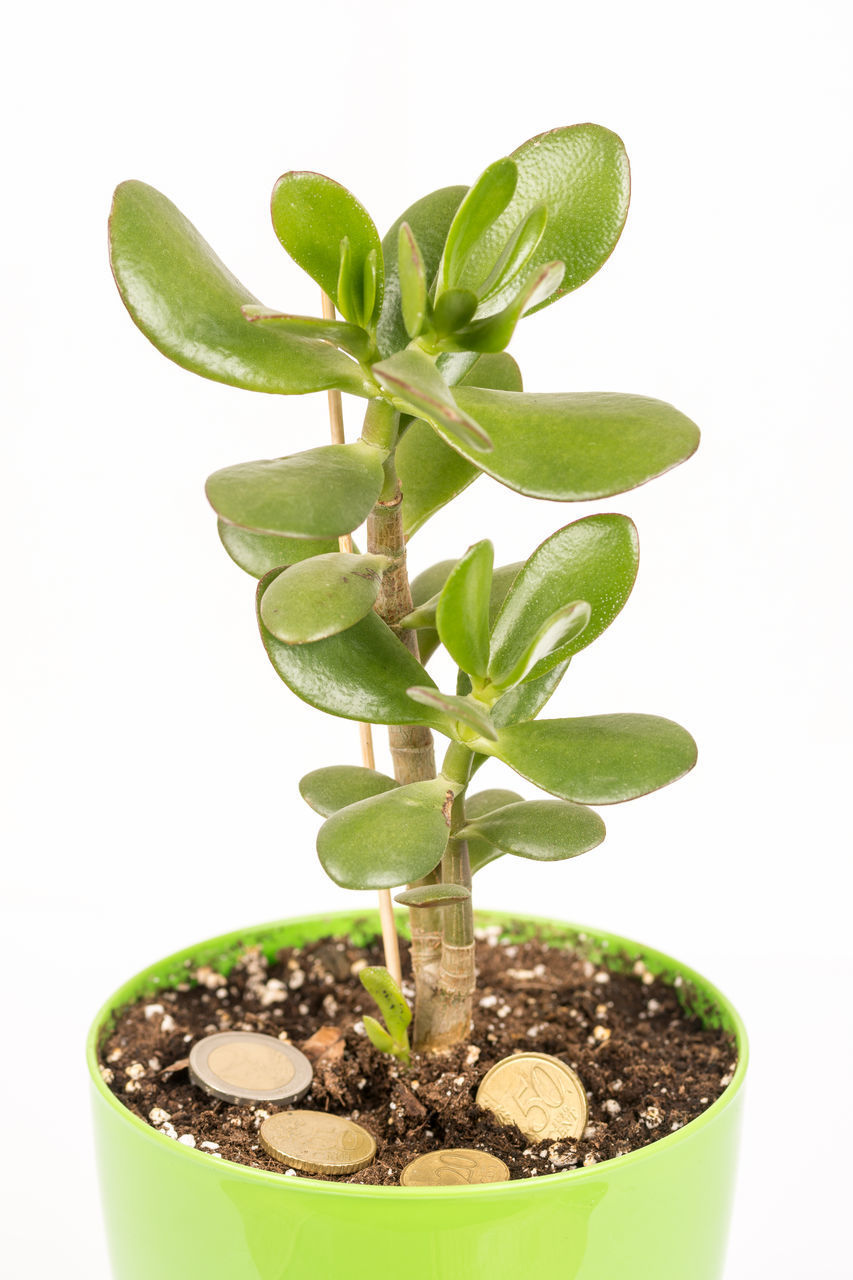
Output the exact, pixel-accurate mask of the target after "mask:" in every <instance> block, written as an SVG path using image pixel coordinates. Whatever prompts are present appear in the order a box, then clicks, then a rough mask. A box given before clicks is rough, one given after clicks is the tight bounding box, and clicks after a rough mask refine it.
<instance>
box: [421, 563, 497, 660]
mask: <svg viewBox="0 0 853 1280" xmlns="http://www.w3.org/2000/svg"><path fill="white" fill-rule="evenodd" d="M494 558H495V549H494V547H493V546H492V544H491V542H489V541H488V539H484V540H483V541H482V542H476V543H475V544H474V546H473V547H469V548H468V550H467V551H466V552H465V555H464V556H463V557H462V559H461V560H460V561H459V563H458V564H457V565H455V566H454V567H453V569H452V570H451V571H450V574H449V576H448V579H447V581H446V582H445V584H444V586H443V587H442V590H441V595H440V596H439V600H438V606H437V608H436V613H435V621H436V626H437V628H438V634H439V638H440V640H441V643H442V644H443V645H444V647H445V649H447V651H448V653H449V654H450V656H451V657H452V658H453V661H454V662H456V663H457V664H458V665H459V666H460V667H461V668H462V670H463V671H467V672H468V674H469V675H472V676H484V675H485V674H486V669H487V668H488V665H489V598H490V595H491V589H492V569H493V567H494Z"/></svg>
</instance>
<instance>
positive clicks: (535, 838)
mask: <svg viewBox="0 0 853 1280" xmlns="http://www.w3.org/2000/svg"><path fill="white" fill-rule="evenodd" d="M471 836H479V837H480V838H481V839H485V840H487V841H488V842H489V843H490V844H492V845H493V846H494V847H495V848H496V849H499V850H500V851H501V852H502V853H512V854H515V856H516V857H519V858H531V859H533V861H534V862H559V861H561V860H562V859H563V858H576V857H577V856H578V854H581V853H587V852H588V850H590V849H594V848H595V846H596V845H598V844H601V842H602V840H603V839H604V836H605V828H604V823H603V822H602V820H601V818H600V817H599V816H598V814H597V813H596V812H595V810H594V809H587V808H586V806H585V805H581V804H571V803H570V802H569V801H567V800H522V801H520V802H519V803H517V804H510V805H508V806H506V807H505V808H502V809H496V810H494V811H493V812H492V813H488V814H484V815H483V816H481V817H479V818H476V819H471V820H469V821H468V823H467V824H466V826H465V827H463V828H462V830H461V831H460V832H459V837H460V839H463V840H464V839H468V838H470V837H471Z"/></svg>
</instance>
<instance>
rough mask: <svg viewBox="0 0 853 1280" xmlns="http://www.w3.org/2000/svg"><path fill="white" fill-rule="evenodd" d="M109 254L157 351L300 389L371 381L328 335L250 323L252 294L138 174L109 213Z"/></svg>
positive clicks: (253, 385) (211, 369)
mask: <svg viewBox="0 0 853 1280" xmlns="http://www.w3.org/2000/svg"><path fill="white" fill-rule="evenodd" d="M110 263H111V266H112V270H113V275H114V276H115V281H116V284H117V286H118V291H119V293H120V294H121V297H122V301H123V302H124V305H125V306H126V307H127V309H128V311H129V312H130V315H131V317H132V319H133V321H134V322H135V324H136V325H138V327H139V328H140V329H141V330H142V332H143V333H144V334H145V336H146V338H148V339H149V340H150V341H151V342H152V343H153V344H154V346H155V347H156V348H157V349H158V351H161V352H162V353H163V355H165V356H168V358H169V359H170V360H173V361H174V362H175V364H178V365H180V366H181V368H183V369H189V370H191V371H192V372H193V373H198V374H200V375H201V376H202V377H204V378H211V379H213V381H215V382H226V383H228V384H229V386H233V387H245V388H246V389H248V390H250V391H268V392H274V393H276V394H279V395H301V394H303V393H304V392H308V391H323V390H325V389H327V388H337V389H338V390H340V391H349V392H351V393H352V394H353V395H357V396H369V395H375V394H376V388H375V387H374V386H373V385H372V384H371V382H370V380H369V379H368V378H367V377H366V376H365V374H364V373H363V372H362V370H361V369H360V368H359V366H358V365H357V364H356V363H354V361H352V360H351V359H350V358H349V356H347V355H345V354H344V353H343V352H342V351H339V350H337V349H336V348H335V347H332V346H330V345H329V344H328V343H327V342H318V341H316V340H315V339H312V338H309V337H302V336H299V335H297V334H292V333H285V332H275V331H273V330H272V329H268V328H261V327H259V326H256V325H251V324H247V322H246V319H245V317H244V315H243V312H242V310H241V308H242V307H244V306H246V305H260V304H259V303H258V299H257V298H256V297H255V296H254V295H253V294H251V293H250V292H249V290H248V289H247V288H246V287H245V286H244V285H242V284H241V283H240V281H239V280H237V279H236V278H235V277H234V276H233V275H232V274H231V272H230V271H229V270H228V268H227V267H226V266H225V265H224V263H222V262H221V261H220V259H219V258H218V257H217V256H216V254H215V253H214V252H213V250H212V249H211V247H210V245H209V244H207V243H206V241H205V240H204V239H203V238H202V237H201V236H200V235H199V233H198V231H196V229H195V227H194V226H193V225H192V223H191V222H189V221H188V220H187V219H186V218H185V217H184V215H183V214H182V213H181V212H180V210H179V209H177V208H176V207H175V205H173V204H172V202H171V200H168V199H167V198H166V196H164V195H162V194H161V193H160V192H159V191H156V190H155V189H154V187H149V186H147V184H146V183H144V182H123V183H122V184H121V186H120V187H118V188H117V189H116V193H115V196H114V198H113V205H112V211H111V213H110Z"/></svg>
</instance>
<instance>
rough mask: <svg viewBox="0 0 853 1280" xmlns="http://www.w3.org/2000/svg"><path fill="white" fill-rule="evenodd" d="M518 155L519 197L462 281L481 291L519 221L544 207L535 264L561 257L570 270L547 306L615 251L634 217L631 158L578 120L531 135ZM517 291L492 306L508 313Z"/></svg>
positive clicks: (500, 293)
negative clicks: (629, 218)
mask: <svg viewBox="0 0 853 1280" xmlns="http://www.w3.org/2000/svg"><path fill="white" fill-rule="evenodd" d="M511 158H512V159H513V160H514V161H515V163H516V165H517V167H518V184H517V186H516V189H515V195H514V196H513V198H512V200H510V202H509V204H508V205H507V207H506V209H505V210H504V212H503V214H502V215H501V216H500V217H499V218H498V219H497V221H496V222H495V223H494V224H493V225H492V227H491V229H490V230H489V231H488V232H487V233H486V234H485V235H483V236H482V237H481V238H480V240H479V241H478V243H477V245H476V248H475V249H474V251H473V252H472V253H471V254H470V256H469V258H468V261H467V263H466V265H465V269H464V271H463V273H462V276H461V279H460V280H459V281H458V283H460V284H469V285H470V286H471V287H472V288H474V287H476V283H477V282H479V281H482V280H484V279H485V278H486V276H487V275H488V273H489V272H490V271H491V270H492V269H493V266H494V264H495V262H496V261H497V260H498V258H499V257H500V254H501V252H502V251H503V249H504V247H505V245H506V243H507V241H508V240H509V238H510V236H511V235H512V234H513V232H514V230H515V228H516V227H517V226H518V224H519V223H520V222H521V221H522V219H524V218H525V217H526V216H527V215H528V214H529V213H530V212H531V210H532V209H533V208H535V206H536V205H537V204H544V205H545V207H546V209H547V211H548V221H547V224H546V226H545V231H544V234H543V235H542V238H541V239H540V241H539V243H538V244H537V246H536V248H535V250H534V252H533V253H532V255H531V257H530V259H529V262H528V266H529V267H531V268H532V267H538V266H542V265H543V264H544V263H546V262H552V261H554V260H555V259H559V261H560V262H564V263H565V264H566V273H565V275H564V277H563V281H562V284H561V286H560V288H559V289H558V290H557V292H556V293H554V294H552V295H551V297H550V298H549V299H547V300H545V301H543V302H540V303H539V304H538V306H539V307H543V306H547V305H548V302H554V301H555V300H556V299H557V298H559V297H562V296H563V295H564V294H566V293H569V292H570V291H571V290H572V289H576V288H577V287H578V285H581V284H583V283H584V282H585V281H586V280H589V278H590V276H593V275H595V273H596V271H598V269H599V268H600V267H601V266H603V264H604V263H605V262H606V261H607V259H608V258H609V257H610V254H611V253H612V252H613V249H614V248H615V246H616V242H617V241H618V239H619V236H620V235H621V233H622V228H623V227H624V225H625V219H626V217H627V214H628V201H629V199H630V190H631V189H630V171H629V167H628V157H627V155H626V154H625V147H624V145H623V143H622V140H621V138H618V137H617V136H616V134H615V133H611V132H610V130H609V129H603V128H602V127H601V126H600V125H596V124H576V125H570V126H569V127H567V128H561V129H552V130H551V131H550V132H548V133H542V134H539V135H538V136H537V137H535V138H530V139H529V140H528V141H527V142H524V143H522V145H521V146H520V147H519V148H518V150H516V151H514V152H513V153H512V157H511ZM510 292H511V285H508V286H506V287H504V288H503V289H499V290H497V291H496V292H495V293H494V294H493V296H492V298H491V300H490V303H489V306H490V308H491V309H492V310H494V311H498V310H500V309H501V308H502V307H503V306H505V305H506V303H507V301H508V300H509V293H510ZM537 309H538V308H537Z"/></svg>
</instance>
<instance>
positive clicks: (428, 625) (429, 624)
mask: <svg viewBox="0 0 853 1280" xmlns="http://www.w3.org/2000/svg"><path fill="white" fill-rule="evenodd" d="M456 564H458V561H456V560H442V561H440V562H439V563H438V564H434V565H432V566H431V568H429V569H426V570H424V572H423V573H422V574H419V575H418V577H417V578H415V580H414V582H413V583H412V599H413V601H414V603H415V606H416V607H415V609H414V610H413V611H412V612H411V613H409V614H407V615H406V616H405V617H404V618H401V619H400V623H399V625H400V626H403V627H415V628H417V630H418V649H419V651H420V655H421V662H428V661H429V659H430V657H431V656H432V655H433V653H435V650H436V649H437V648H438V644H439V639H438V631H437V630H436V629H435V621H436V612H437V610H438V601H439V596H440V593H441V589H442V587H443V586H444V584H445V582H446V581H447V579H448V577H449V576H450V573H451V571H452V569H453V567H454V565H456ZM521 567H522V562H521V561H517V562H516V563H515V564H503V565H500V566H499V567H498V568H497V569H495V571H494V573H493V574H492V586H491V592H490V596H489V628H490V629H491V627H492V626H493V624H494V621H495V618H496V617H497V615H498V611H499V610H500V607H501V605H502V604H503V602H504V597H505V596H506V593H507V591H509V589H510V587H511V585H512V583H513V581H514V580H515V577H516V576H517V574H518V571H519V570H520V569H521ZM432 586H435V591H434V592H433V594H432V595H431V596H429V597H428V598H427V597H425V595H424V593H425V592H426V591H427V590H428V589H429V588H430V587H432Z"/></svg>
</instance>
